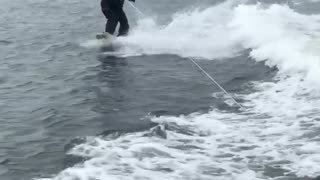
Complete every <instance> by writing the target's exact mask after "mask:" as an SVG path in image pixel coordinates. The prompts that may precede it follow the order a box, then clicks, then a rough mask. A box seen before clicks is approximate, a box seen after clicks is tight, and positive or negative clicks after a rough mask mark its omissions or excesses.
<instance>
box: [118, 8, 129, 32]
mask: <svg viewBox="0 0 320 180" xmlns="http://www.w3.org/2000/svg"><path fill="white" fill-rule="evenodd" d="M117 17H118V21H119V22H120V28H119V34H118V36H125V35H127V34H128V32H129V23H128V18H127V16H126V14H125V12H124V11H123V9H122V8H121V9H120V10H119V11H117Z"/></svg>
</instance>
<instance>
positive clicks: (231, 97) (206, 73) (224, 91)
mask: <svg viewBox="0 0 320 180" xmlns="http://www.w3.org/2000/svg"><path fill="white" fill-rule="evenodd" d="M128 2H129V4H130V5H131V7H133V8H134V9H135V10H136V11H137V12H138V13H139V14H140V15H142V16H145V14H144V13H143V12H142V11H140V10H139V9H138V8H137V7H136V6H135V5H134V4H133V3H132V2H130V1H128ZM188 59H189V60H190V61H191V62H192V63H193V64H194V65H196V66H197V67H198V68H199V69H200V70H201V71H202V72H203V73H204V74H205V75H206V76H207V77H208V78H209V79H210V80H211V81H212V82H213V83H214V84H215V85H217V86H218V87H219V88H220V89H221V91H222V92H223V93H225V94H226V95H227V96H228V97H229V98H230V99H231V100H232V101H233V102H234V103H235V104H236V105H237V106H239V107H240V109H244V107H243V106H242V105H241V104H240V103H238V101H237V100H236V99H235V98H234V97H233V96H232V95H231V94H230V93H228V92H227V91H226V90H225V89H224V88H223V87H222V86H221V85H220V84H219V83H218V82H217V81H216V80H215V79H214V78H213V77H212V76H211V75H210V74H209V73H208V72H207V71H205V70H204V69H203V68H202V67H201V66H200V65H199V64H198V63H197V62H196V61H195V60H194V59H193V58H191V57H189V58H188Z"/></svg>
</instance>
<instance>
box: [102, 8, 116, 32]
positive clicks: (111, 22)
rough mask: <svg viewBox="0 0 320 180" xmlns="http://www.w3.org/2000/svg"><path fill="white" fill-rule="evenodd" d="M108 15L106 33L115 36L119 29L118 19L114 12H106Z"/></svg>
mask: <svg viewBox="0 0 320 180" xmlns="http://www.w3.org/2000/svg"><path fill="white" fill-rule="evenodd" d="M106 13H107V17H108V18H107V19H108V21H107V24H106V29H105V31H106V32H108V33H110V34H113V33H114V32H115V30H116V28H117V25H118V21H119V20H118V17H117V15H116V13H115V12H113V11H108V12H105V14H106Z"/></svg>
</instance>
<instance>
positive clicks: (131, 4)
mask: <svg viewBox="0 0 320 180" xmlns="http://www.w3.org/2000/svg"><path fill="white" fill-rule="evenodd" d="M128 3H129V4H130V6H131V7H133V9H134V10H136V11H137V12H138V13H139V14H140V15H141V16H145V15H144V13H143V12H141V11H140V9H138V8H137V7H136V6H135V5H134V4H133V3H132V2H130V1H128Z"/></svg>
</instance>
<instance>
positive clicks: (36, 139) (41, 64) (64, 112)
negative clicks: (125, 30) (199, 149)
mask: <svg viewBox="0 0 320 180" xmlns="http://www.w3.org/2000/svg"><path fill="white" fill-rule="evenodd" d="M137 1H139V0H137ZM217 2H218V1H217ZM217 2H212V1H191V0H190V1H185V0H180V1H173V2H172V1H169V0H161V1H155V0H153V1H151V0H150V1H143V2H142V0H141V2H137V3H138V6H139V8H141V10H142V11H144V12H145V13H146V14H148V15H152V16H157V18H158V20H159V22H160V23H162V24H166V23H167V22H169V21H171V20H172V18H173V16H172V14H173V13H175V12H178V11H184V10H186V9H188V8H191V7H205V6H209V5H214V4H216V3H217ZM169 4H170V5H169ZM300 8H301V11H304V12H305V11H306V10H305V9H308V8H306V7H305V6H303V7H300ZM126 11H127V13H128V17H129V19H130V24H131V27H132V28H134V27H135V25H136V22H137V19H138V17H137V16H136V14H135V12H134V10H133V9H131V8H130V7H128V6H126ZM0 14H1V16H0V57H1V61H0V68H1V70H0V97H1V98H0V114H1V115H0V124H1V126H0V179H3V180H29V179H32V178H37V177H49V176H51V175H54V174H58V173H59V172H60V171H62V170H63V169H65V168H67V167H70V166H73V165H74V164H76V163H78V162H79V161H77V160H76V159H74V158H72V157H68V156H67V155H66V151H67V150H69V148H70V147H69V146H70V144H72V141H73V140H76V139H77V138H82V137H87V136H96V135H98V134H101V133H102V134H103V133H104V132H106V133H108V132H109V131H121V132H133V131H146V130H148V129H150V128H151V127H154V126H156V123H154V122H152V121H150V119H149V118H148V117H149V116H150V115H151V116H163V115H166V116H179V115H188V114H191V113H193V112H201V113H207V112H208V111H210V110H211V109H213V108H216V109H218V110H221V111H226V112H230V113H237V112H238V111H239V110H238V109H237V108H235V107H229V106H228V105H227V104H226V103H225V102H224V101H223V100H221V99H219V98H214V97H213V96H212V94H213V93H215V92H220V89H219V88H217V87H215V86H213V84H212V83H211V82H210V81H209V80H208V79H207V77H205V76H204V75H203V74H202V73H201V72H200V71H199V70H198V69H197V68H196V67H195V66H194V65H193V64H191V63H190V62H189V61H188V59H187V58H182V57H179V56H177V55H169V54H161V55H141V56H136V57H123V58H121V57H110V56H105V55H103V54H102V53H101V50H100V49H87V48H84V47H81V46H80V44H81V43H82V42H85V41H87V40H88V39H92V38H93V37H94V36H95V34H96V33H98V32H101V31H102V30H103V29H104V23H105V19H104V17H103V16H102V14H101V12H100V7H99V2H98V1H86V0H69V1H63V0H55V1H47V0H26V1H21V0H19V1H18V0H10V1H9V0H2V1H1V2H0ZM199 64H200V65H202V66H203V67H205V69H206V70H207V71H208V72H209V73H210V74H211V75H213V77H214V78H215V79H216V80H217V81H218V82H219V83H221V85H222V86H223V87H225V88H226V90H227V91H229V92H231V93H242V94H248V93H250V92H251V91H253V90H251V89H246V88H245V87H244V86H243V85H244V84H246V83H248V82H251V81H263V82H268V81H273V77H274V75H275V74H276V73H277V69H276V68H270V67H268V66H265V65H264V63H263V62H255V61H254V60H252V59H251V58H250V57H248V52H243V53H241V54H239V55H237V56H236V57H232V58H225V59H224V60H223V61H199ZM240 101H241V100H240Z"/></svg>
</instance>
